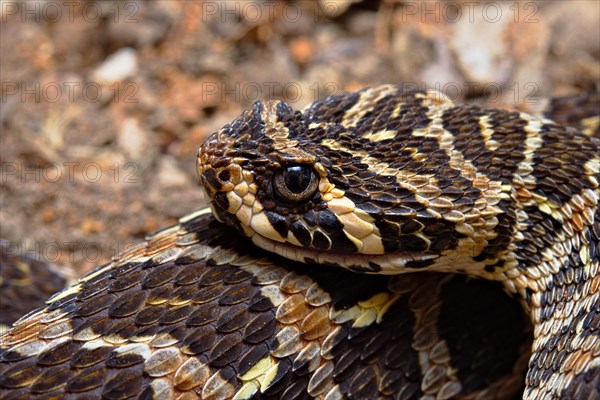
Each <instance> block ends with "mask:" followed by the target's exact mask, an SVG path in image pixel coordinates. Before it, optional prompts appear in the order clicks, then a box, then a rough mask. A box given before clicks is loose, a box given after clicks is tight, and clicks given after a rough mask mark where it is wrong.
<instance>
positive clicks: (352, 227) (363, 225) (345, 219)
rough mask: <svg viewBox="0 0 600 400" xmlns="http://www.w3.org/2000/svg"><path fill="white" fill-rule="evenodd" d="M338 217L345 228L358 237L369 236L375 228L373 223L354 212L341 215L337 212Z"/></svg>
mask: <svg viewBox="0 0 600 400" xmlns="http://www.w3.org/2000/svg"><path fill="white" fill-rule="evenodd" d="M336 217H337V219H338V221H340V222H341V223H342V225H343V226H344V230H345V231H347V232H349V233H350V234H351V235H352V236H354V237H356V238H358V239H362V238H364V237H367V236H369V235H370V234H371V233H372V232H373V230H374V229H375V226H374V225H373V224H370V223H368V222H365V221H363V220H362V219H361V218H359V217H358V216H357V215H356V214H354V213H352V212H351V213H347V214H341V215H340V214H336Z"/></svg>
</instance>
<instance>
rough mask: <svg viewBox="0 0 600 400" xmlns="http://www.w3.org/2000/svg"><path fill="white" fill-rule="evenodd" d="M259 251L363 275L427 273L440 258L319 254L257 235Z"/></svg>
mask: <svg viewBox="0 0 600 400" xmlns="http://www.w3.org/2000/svg"><path fill="white" fill-rule="evenodd" d="M250 239H251V240H252V242H253V243H254V244H255V245H257V246H258V247H260V248H262V249H264V250H266V251H269V252H271V253H275V254H278V255H280V256H282V257H284V258H287V259H290V260H294V261H299V262H302V263H307V264H320V265H335V266H338V267H341V268H344V269H349V270H352V271H355V272H363V273H378V274H383V275H398V274H401V273H407V272H409V268H411V265H412V268H419V269H424V268H426V267H427V266H429V265H431V264H433V263H434V261H435V259H437V258H438V257H439V255H437V254H423V253H417V252H406V253H390V254H375V255H374V254H361V253H340V252H332V251H320V250H314V249H308V248H305V247H300V246H296V245H294V244H291V243H287V242H286V243H282V242H277V241H275V240H272V239H269V238H266V237H264V236H262V235H260V234H258V233H256V232H254V235H252V236H251V238H250Z"/></svg>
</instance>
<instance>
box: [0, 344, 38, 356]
mask: <svg viewBox="0 0 600 400" xmlns="http://www.w3.org/2000/svg"><path fill="white" fill-rule="evenodd" d="M0 344H3V343H2V342H0ZM47 348H48V342H46V341H42V340H33V341H31V342H24V343H21V344H18V345H16V346H13V347H12V348H11V351H14V352H15V353H17V354H19V355H21V356H23V357H31V356H35V355H36V354H40V353H41V352H42V351H45V350H46V349H47Z"/></svg>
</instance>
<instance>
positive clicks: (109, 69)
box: [92, 47, 138, 85]
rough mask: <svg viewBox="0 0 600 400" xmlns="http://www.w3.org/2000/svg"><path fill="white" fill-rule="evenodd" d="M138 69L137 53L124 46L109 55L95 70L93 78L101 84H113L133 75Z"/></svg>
mask: <svg viewBox="0 0 600 400" xmlns="http://www.w3.org/2000/svg"><path fill="white" fill-rule="evenodd" d="M137 70H138V61H137V53H136V51H135V50H134V49H132V48H129V47H124V48H122V49H120V50H118V51H117V52H116V53H114V54H112V55H111V56H109V57H108V58H107V59H106V60H104V62H103V63H102V64H100V66H99V67H97V68H96V69H95V70H94V72H92V80H94V81H95V82H97V83H99V84H105V85H108V84H111V83H113V82H120V81H123V80H125V79H128V78H131V77H133V76H134V75H135V74H136V73H137Z"/></svg>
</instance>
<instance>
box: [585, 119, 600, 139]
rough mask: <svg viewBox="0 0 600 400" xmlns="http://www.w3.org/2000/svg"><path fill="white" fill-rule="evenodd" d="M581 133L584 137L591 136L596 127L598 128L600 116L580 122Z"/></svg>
mask: <svg viewBox="0 0 600 400" xmlns="http://www.w3.org/2000/svg"><path fill="white" fill-rule="evenodd" d="M581 125H582V128H583V129H582V130H581V131H582V132H583V134H584V135H587V136H593V134H594V132H595V131H596V129H598V126H600V116H598V115H595V116H593V117H588V118H584V119H582V120H581Z"/></svg>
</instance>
